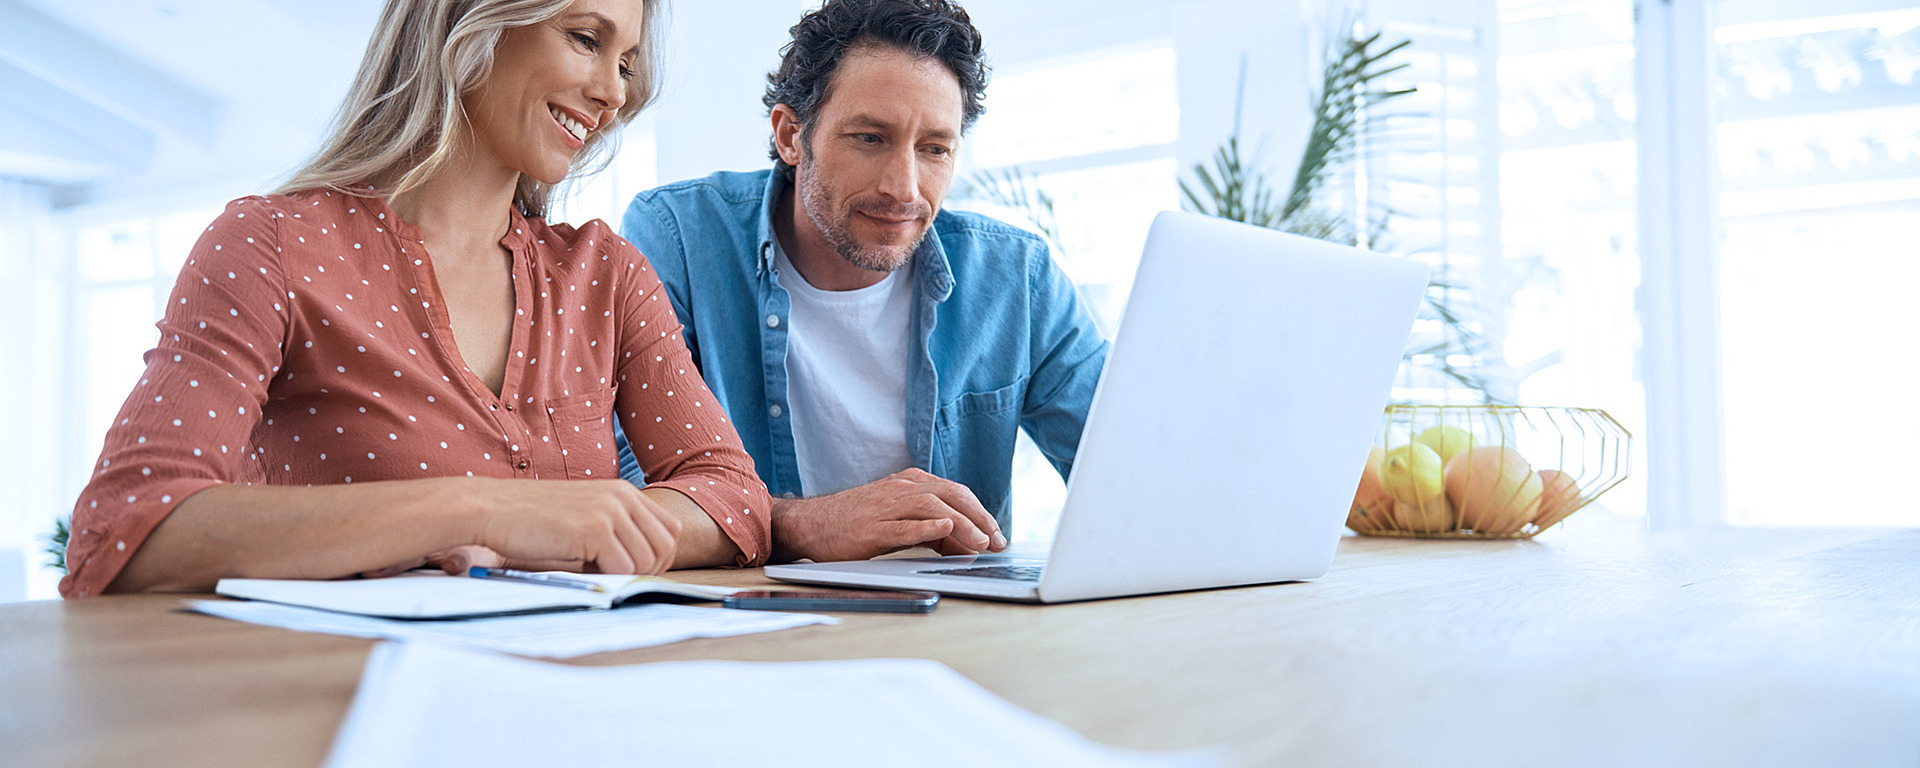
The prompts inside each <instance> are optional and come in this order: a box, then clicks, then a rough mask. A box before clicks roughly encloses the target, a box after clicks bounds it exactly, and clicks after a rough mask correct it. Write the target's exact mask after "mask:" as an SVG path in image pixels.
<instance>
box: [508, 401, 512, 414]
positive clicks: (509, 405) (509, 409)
mask: <svg viewBox="0 0 1920 768" xmlns="http://www.w3.org/2000/svg"><path fill="white" fill-rule="evenodd" d="M507 413H513V403H507Z"/></svg>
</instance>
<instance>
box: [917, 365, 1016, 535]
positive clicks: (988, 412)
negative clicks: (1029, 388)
mask: <svg viewBox="0 0 1920 768" xmlns="http://www.w3.org/2000/svg"><path fill="white" fill-rule="evenodd" d="M1026 384H1027V382H1026V379H1024V378H1022V379H1021V380H1020V381H1016V382H1014V383H1012V384H1009V385H1007V386H1004V387H1001V388H999V389H995V390H992V391H988V392H968V393H965V394H962V395H960V396H959V397H957V398H954V399H953V400H952V401H950V402H948V403H945V404H943V405H941V406H940V407H939V409H938V411H937V412H936V413H935V414H934V420H933V431H934V448H935V450H934V455H933V462H932V463H933V472H934V474H937V475H940V476H942V477H947V478H951V479H953V480H955V481H957V482H959V483H961V484H962V485H965V486H967V487H968V488H970V489H972V490H973V493H974V495H976V496H979V497H980V503H981V504H982V505H984V506H985V507H986V508H987V511H989V512H992V513H994V514H995V515H996V516H1000V515H1004V513H1005V509H1006V503H1007V496H1008V494H1009V493H1010V492H1011V490H1012V484H1013V464H1012V461H1011V457H1012V456H1013V446H1014V440H1015V439H1017V438H1018V437H1019V433H1020V406H1021V403H1022V402H1023V401H1024V400H1025V398H1026Z"/></svg>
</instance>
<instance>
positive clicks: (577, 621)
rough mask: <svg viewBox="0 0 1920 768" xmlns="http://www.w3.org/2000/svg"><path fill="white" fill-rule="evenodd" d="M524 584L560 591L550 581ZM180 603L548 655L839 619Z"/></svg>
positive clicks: (345, 630)
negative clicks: (440, 616)
mask: <svg viewBox="0 0 1920 768" xmlns="http://www.w3.org/2000/svg"><path fill="white" fill-rule="evenodd" d="M448 581H470V580H469V579H449V580H448ZM531 589H536V590H549V591H561V592H564V591H565V590H554V589H552V588H550V587H531ZM187 605H188V607H189V608H191V609H192V610H195V611H199V612H201V613H205V614H208V615H212V616H221V617H225V618H229V619H234V620H237V621H247V622H252V623H254V624H265V625H267V626H271V627H281V628H284V629H296V630H300V631H302V632H324V633H327V634H334V635H350V636H353V637H376V638H386V639H389V640H420V641H427V642H435V643H445V644H452V645H460V646H466V647H470V648H483V649H486V650H491V651H499V652H501V653H514V654H519V655H522V656H539V657H543V658H552V659H564V658H570V657H573V656H584V655H587V654H590V653H603V652H606V651H620V650H626V649H628V648H644V647H647V646H651V645H665V644H667V643H677V642H679V641H681V640H690V639H693V638H696V637H731V636H733V635H748V634H753V633H756V632H773V631H775V630H781V629H788V628H791V627H804V626H807V625H809V624H838V623H840V620H839V619H835V618H832V617H828V616H816V615H813V614H806V613H779V612H775V611H736V610H730V609H726V608H700V607H695V606H690V605H667V604H656V605H629V606H627V607H625V608H621V609H619V610H615V611H574V612H569V613H539V614H530V615H525V616H504V617H500V618H491V619H468V620H465V621H401V620H395V619H382V618H375V617H372V616H358V615H354V614H348V613H335V612H332V611H321V610H315V609H312V608H299V607H295V606H291V605H278V604H275V603H258V602H233V601H225V600H190V601H188V602H187Z"/></svg>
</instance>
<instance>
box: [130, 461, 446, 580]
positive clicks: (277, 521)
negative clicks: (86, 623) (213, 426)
mask: <svg viewBox="0 0 1920 768" xmlns="http://www.w3.org/2000/svg"><path fill="white" fill-rule="evenodd" d="M471 480H472V478H433V479H423V480H396V481H389V482H378V483H360V484H353V485H330V486H312V487H304V486H270V485H252V486H237V485H221V486H214V487H212V488H208V489H206V490H204V491H201V492H199V493H196V494H194V495H192V496H190V497H188V498H187V499H185V500H184V501H182V502H180V504H179V506H177V507H175V508H174V510H173V512H172V513H171V514H169V515H168V516H167V517H166V519H164V520H162V521H161V522H160V524H159V526H157V527H155V528H154V530H153V533H152V534H150V535H149V536H148V537H147V540H146V541H145V543H143V544H141V545H140V549H139V551H138V552H136V553H134V556H133V558H132V560H130V561H129V562H128V563H127V566H126V568H125V569H124V570H122V571H121V572H120V575H119V577H118V578H116V579H115V580H114V582H113V585H112V587H111V588H110V589H109V591H112V592H206V591H211V590H212V588H213V586H214V583H215V582H216V581H218V580H220V579H222V578H287V579H328V578H338V577H343V576H351V575H353V574H356V573H362V572H366V571H372V570H376V569H379V568H384V567H389V566H393V565H397V564H402V563H407V562H413V561H418V560H420V559H421V558H424V557H425V556H426V555H428V554H431V553H433V552H438V551H440V550H443V549H446V548H448V547H454V546H459V545H462V544H472V543H479V542H478V541H477V540H476V539H477V537H478V535H479V533H478V526H479V525H481V524H482V523H481V521H482V520H483V519H484V515H483V514H480V510H479V509H477V508H476V505H478V504H481V503H483V502H484V499H483V498H481V496H482V495H481V494H472V493H468V492H467V491H469V490H471V488H472V486H473V483H472V482H470V481H471Z"/></svg>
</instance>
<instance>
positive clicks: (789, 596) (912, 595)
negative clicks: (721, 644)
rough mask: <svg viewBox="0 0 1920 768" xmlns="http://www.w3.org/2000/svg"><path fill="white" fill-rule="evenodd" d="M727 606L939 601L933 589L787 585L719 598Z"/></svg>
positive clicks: (893, 609) (882, 608)
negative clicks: (834, 588) (833, 589)
mask: <svg viewBox="0 0 1920 768" xmlns="http://www.w3.org/2000/svg"><path fill="white" fill-rule="evenodd" d="M720 604H721V605H723V606H726V607H728V608H745V609H748V610H756V611H878V612H883V613H931V612H933V607H934V606H936V605H939V604H940V595H939V594H937V593H934V592H904V591H903V592H888V591H878V590H876V591H867V592H852V591H847V592H826V591H819V592H813V591H801V590H789V589H749V590H746V591H744V592H735V593H734V594H731V595H728V596H726V597H725V598H722V599H721V601H720Z"/></svg>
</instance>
